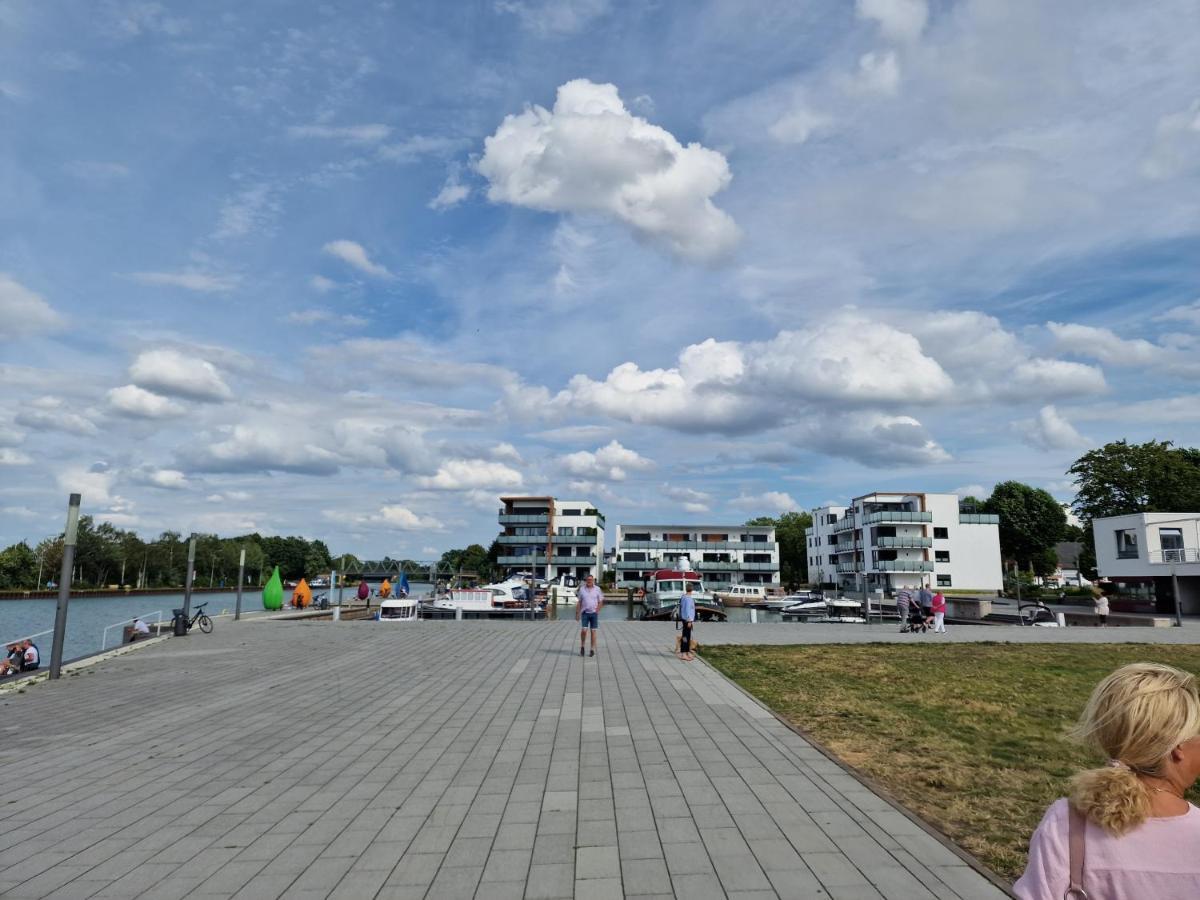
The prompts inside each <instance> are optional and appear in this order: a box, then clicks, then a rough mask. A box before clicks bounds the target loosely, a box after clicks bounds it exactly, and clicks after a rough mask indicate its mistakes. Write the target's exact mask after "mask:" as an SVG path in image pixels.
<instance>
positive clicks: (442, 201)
mask: <svg viewBox="0 0 1200 900" xmlns="http://www.w3.org/2000/svg"><path fill="white" fill-rule="evenodd" d="M469 196H471V189H470V188H469V187H468V186H467V185H465V184H463V183H462V181H461V180H460V178H459V171H458V168H457V167H455V168H451V170H450V173H449V174H448V175H447V176H446V182H445V183H444V184H443V185H442V189H441V190H440V191H438V194H437V196H436V197H434V198H433V199H432V200H430V201H429V208H430V209H436V210H438V211H441V210H444V209H451V208H453V207H455V206H458V204H460V203H462V202H463V201H464V200H466V199H467V198H468V197H469Z"/></svg>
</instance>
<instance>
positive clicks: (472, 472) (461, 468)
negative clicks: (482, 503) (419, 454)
mask: <svg viewBox="0 0 1200 900" xmlns="http://www.w3.org/2000/svg"><path fill="white" fill-rule="evenodd" d="M523 483H524V479H523V478H522V477H521V473H520V472H518V471H517V470H516V469H514V468H512V467H510V466H506V465H504V463H500V462H491V461H488V460H482V459H451V460H447V461H446V462H444V463H442V464H441V465H440V466H438V470H437V474H436V475H433V476H426V477H422V478H418V479H417V484H419V485H420V486H421V487H424V488H429V489H431V490H437V491H465V490H470V489H472V488H493V489H496V490H512V489H514V488H519V487H520V486H521V485H522V484H523Z"/></svg>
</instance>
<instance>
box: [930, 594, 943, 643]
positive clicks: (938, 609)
mask: <svg viewBox="0 0 1200 900" xmlns="http://www.w3.org/2000/svg"><path fill="white" fill-rule="evenodd" d="M929 608H930V610H932V611H933V633H934V634H938V633H941V634H945V633H946V595H945V594H943V593H942V592H941V591H938V592H937V593H936V594H934V595H933V600H932V601H931V602H930V606H929Z"/></svg>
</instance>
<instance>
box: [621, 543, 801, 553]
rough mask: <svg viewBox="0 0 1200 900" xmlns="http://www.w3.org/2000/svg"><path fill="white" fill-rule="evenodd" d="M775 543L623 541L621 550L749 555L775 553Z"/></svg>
mask: <svg viewBox="0 0 1200 900" xmlns="http://www.w3.org/2000/svg"><path fill="white" fill-rule="evenodd" d="M778 548H779V544H778V543H776V542H775V541H621V544H620V546H619V548H618V549H620V550H699V551H701V552H710V551H713V550H745V551H747V552H749V553H773V552H775V550H777V549H778Z"/></svg>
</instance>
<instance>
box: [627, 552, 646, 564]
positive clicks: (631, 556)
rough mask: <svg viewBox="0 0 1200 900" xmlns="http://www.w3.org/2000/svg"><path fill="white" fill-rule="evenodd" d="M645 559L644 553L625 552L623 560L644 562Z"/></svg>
mask: <svg viewBox="0 0 1200 900" xmlns="http://www.w3.org/2000/svg"><path fill="white" fill-rule="evenodd" d="M645 561H646V554H645V553H628V552H627V553H626V554H625V562H645Z"/></svg>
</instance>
